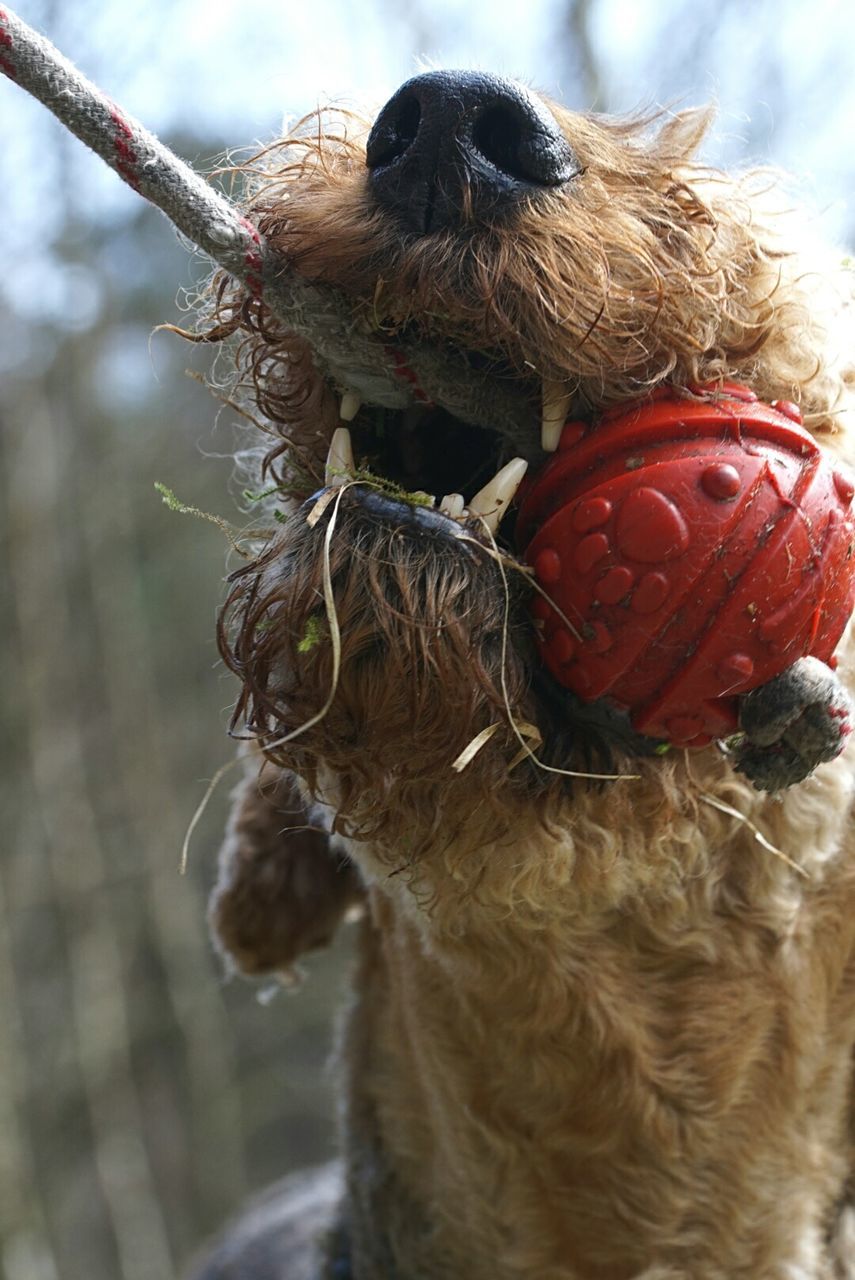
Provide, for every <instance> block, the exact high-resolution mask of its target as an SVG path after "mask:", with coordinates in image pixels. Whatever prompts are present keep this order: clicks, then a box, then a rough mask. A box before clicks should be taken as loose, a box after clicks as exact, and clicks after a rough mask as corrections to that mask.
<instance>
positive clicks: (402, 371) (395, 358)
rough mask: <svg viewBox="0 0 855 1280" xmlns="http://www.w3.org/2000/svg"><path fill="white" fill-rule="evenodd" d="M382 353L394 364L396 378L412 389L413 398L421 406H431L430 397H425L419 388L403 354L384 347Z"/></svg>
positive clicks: (395, 349) (389, 347)
mask: <svg viewBox="0 0 855 1280" xmlns="http://www.w3.org/2000/svg"><path fill="white" fill-rule="evenodd" d="M384 351H385V352H386V355H387V356H389V358H390V359H391V361H392V363H393V364H394V366H395V372H396V373H397V375H398V377H399V378H403V379H404V381H405V382H409V384H410V386H411V387H412V388H413V396H414V398H415V399H416V400H418V401H420V402H421V403H422V404H431V403H432V401H431V398H430V396H429V395H426V394H425V392H424V391H423V390H422V388H421V387H420V385H419V380H418V378H417V377H416V375H415V372H414V371H413V370H412V369H411V368H410V366H409V365H408V364H407V362H406V360H405V359H404V356H403V353H402V352H400V351H398V349H397V347H392V346H384Z"/></svg>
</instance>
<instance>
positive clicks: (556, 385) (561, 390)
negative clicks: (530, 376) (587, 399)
mask: <svg viewBox="0 0 855 1280" xmlns="http://www.w3.org/2000/svg"><path fill="white" fill-rule="evenodd" d="M572 399H573V393H572V391H568V390H567V387H566V386H565V384H564V383H563V382H549V381H547V380H546V379H544V383H543V418H542V420H541V427H540V443H541V445H542V446H543V448H544V449H545V451H546V452H547V453H554V452H555V450H556V449H557V448H558V441H559V440H560V439H561V429H562V427H563V426H564V423H565V422H566V421H567V414H568V412H569V410H570V402H571V400H572Z"/></svg>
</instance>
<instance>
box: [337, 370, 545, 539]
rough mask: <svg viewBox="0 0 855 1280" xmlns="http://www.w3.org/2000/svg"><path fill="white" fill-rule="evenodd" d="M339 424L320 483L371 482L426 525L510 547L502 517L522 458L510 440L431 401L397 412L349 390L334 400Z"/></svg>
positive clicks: (509, 526) (508, 522) (509, 528)
mask: <svg viewBox="0 0 855 1280" xmlns="http://www.w3.org/2000/svg"><path fill="white" fill-rule="evenodd" d="M341 420H342V425H341V426H340V427H339V428H338V429H337V430H336V431H335V432H334V433H333V436H332V439H331V441H330V446H329V453H328V456H327V462H326V475H325V482H326V484H327V485H328V486H336V485H341V484H344V483H348V482H350V481H354V480H355V481H358V482H364V483H365V484H367V485H368V486H369V487H371V486H375V487H376V489H377V490H379V491H380V492H381V493H382V494H383V496H384V497H385V499H386V500H387V501H388V502H390V503H395V504H399V505H401V506H410V507H416V508H418V509H419V511H420V513H421V516H422V523H423V524H424V525H425V527H427V526H429V525H430V523H431V517H430V513H431V512H434V513H436V515H437V517H444V518H445V519H439V518H438V519H437V520H436V521H434V522H433V523H434V524H435V525H436V526H437V527H443V526H445V525H446V524H447V521H448V520H451V521H455V522H457V523H459V524H463V525H466V526H468V527H470V528H472V529H473V530H474V531H475V532H476V533H479V534H481V535H482V536H490V537H499V536H501V538H502V540H503V541H504V542H506V543H508V544H509V545H510V543H511V542H512V536H513V517H512V516H509V517H508V518H507V519H505V517H506V516H508V512H509V511H510V509H511V507H512V504H513V500H514V497H515V495H516V493H517V490H518V489H519V486H520V484H521V482H522V479H523V476H524V475H525V473H526V470H527V467H528V463H527V461H526V460H525V459H523V458H520V457H516V456H514V453H513V448H512V445H511V443H510V442H509V441H508V440H507V439H506V438H505V437H503V436H502V435H500V434H499V433H498V432H496V431H493V430H491V429H489V428H487V427H481V426H471V425H468V424H466V423H464V422H461V421H460V420H459V419H458V418H456V417H454V415H453V414H451V413H449V412H448V411H447V410H445V409H443V408H440V407H438V406H434V405H416V406H413V407H410V408H408V409H404V410H391V409H384V408H381V407H377V406H371V405H362V404H360V402H359V400H358V398H357V397H356V396H355V395H354V394H353V393H346V394H345V395H344V396H343V397H342V401H341Z"/></svg>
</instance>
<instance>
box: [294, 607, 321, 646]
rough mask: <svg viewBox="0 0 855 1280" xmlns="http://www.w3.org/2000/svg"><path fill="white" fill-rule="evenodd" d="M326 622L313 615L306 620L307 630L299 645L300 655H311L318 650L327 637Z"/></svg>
mask: <svg viewBox="0 0 855 1280" xmlns="http://www.w3.org/2000/svg"><path fill="white" fill-rule="evenodd" d="M326 633H327V632H326V626H325V620H324V619H323V618H321V617H319V615H318V614H316V613H313V614H312V615H311V617H309V618H308V619H307V620H306V630H305V632H304V633H303V636H302V638H301V640H300V641H299V642H298V644H297V652H298V653H311V651H312V650H313V649H316V648H317V647H318V645H319V644H320V643H321V641H322V640H323V638H324V636H325V635H326Z"/></svg>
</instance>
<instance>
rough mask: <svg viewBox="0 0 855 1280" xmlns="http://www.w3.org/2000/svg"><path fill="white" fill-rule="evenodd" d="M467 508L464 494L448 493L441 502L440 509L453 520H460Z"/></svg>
mask: <svg viewBox="0 0 855 1280" xmlns="http://www.w3.org/2000/svg"><path fill="white" fill-rule="evenodd" d="M465 506H466V503H465V502H464V500H463V494H462V493H447V494H446V495H445V497H444V498H443V499H442V501H441V502H440V504H439V509H440V511H442V512H443V514H444V515H447V516H451V518H452V520H459V519H460V517H461V516H462V515H463V508H464V507H465Z"/></svg>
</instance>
